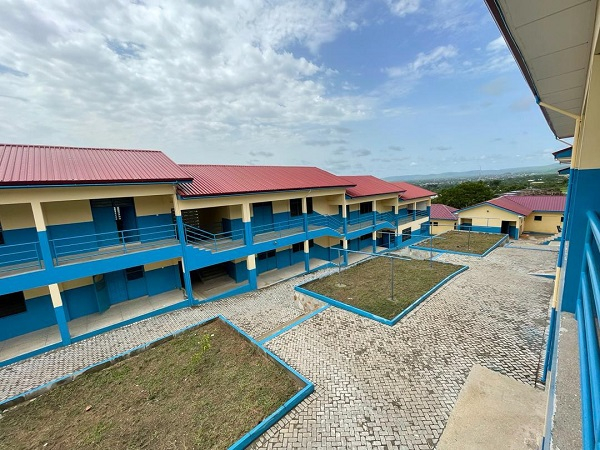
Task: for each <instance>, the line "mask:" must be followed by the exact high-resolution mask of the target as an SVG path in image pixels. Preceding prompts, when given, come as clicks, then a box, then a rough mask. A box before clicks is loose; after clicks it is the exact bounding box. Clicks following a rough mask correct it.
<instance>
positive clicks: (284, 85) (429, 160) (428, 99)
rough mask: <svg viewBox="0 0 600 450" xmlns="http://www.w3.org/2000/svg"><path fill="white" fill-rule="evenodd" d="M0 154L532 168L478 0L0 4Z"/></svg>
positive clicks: (348, 168)
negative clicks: (116, 152)
mask: <svg viewBox="0 0 600 450" xmlns="http://www.w3.org/2000/svg"><path fill="white" fill-rule="evenodd" d="M0 11H2V13H1V14H0V142H3V143H15V144H45V145H64V146H83V147H110V148H141V149H156V150H162V151H164V152H165V153H166V154H167V155H168V156H170V157H171V158H172V159H173V160H175V161H176V162H178V163H198V164H251V165H310V166H318V167H321V168H323V169H325V170H328V171H330V172H333V173H335V174H337V175H350V174H355V175H359V174H372V175H375V176H378V177H391V176H402V175H408V174H411V175H412V174H428V173H440V172H449V171H463V170H476V169H480V168H481V169H482V170H486V169H500V168H508V167H524V166H534V165H545V164H551V163H552V162H553V159H552V155H551V152H552V151H554V150H558V149H560V148H564V147H565V146H566V145H565V144H563V143H561V142H559V141H557V140H555V138H554V136H553V134H552V132H551V131H550V129H549V128H548V126H547V125H546V122H545V121H544V119H543V116H542V114H541V112H540V109H539V108H538V107H537V105H536V104H535V101H534V98H533V95H532V94H531V92H530V90H529V88H528V87H527V85H526V83H525V81H524V79H523V77H522V76H521V73H520V72H519V69H518V67H517V65H516V63H515V62H514V60H513V58H512V56H511V54H510V52H509V50H508V48H507V46H506V44H505V42H504V40H503V38H502V37H501V35H500V33H499V31H498V29H497V27H496V25H495V23H494V22H493V19H492V17H491V15H490V13H489V12H488V10H487V7H486V6H485V4H484V2H483V0H461V1H456V0H357V1H355V0H270V1H253V0H246V1H231V0H202V1H189V2H185V1H181V2H179V1H178V2H170V1H165V2H160V1H154V0H131V1H112V0H99V1H98V0H86V1H85V2H79V1H58V0H45V1H43V2H40V1H39V0H35V1H30V0H25V1H24V0H14V1H13V0H0Z"/></svg>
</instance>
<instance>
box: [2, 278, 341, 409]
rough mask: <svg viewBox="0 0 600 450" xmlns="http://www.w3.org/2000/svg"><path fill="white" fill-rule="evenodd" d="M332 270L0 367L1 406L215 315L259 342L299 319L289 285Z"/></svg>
mask: <svg viewBox="0 0 600 450" xmlns="http://www.w3.org/2000/svg"><path fill="white" fill-rule="evenodd" d="M332 270H333V269H326V270H325V271H319V272H316V273H315V274H308V275H304V276H302V277H300V278H294V279H293V280H289V281H285V282H282V283H280V284H277V285H275V286H271V287H269V288H266V289H262V290H260V291H254V292H250V293H248V294H244V295H239V296H237V297H231V298H228V299H224V300H221V301H217V302H212V303H206V304H204V305H201V306H198V307H194V308H184V309H180V310H177V311H174V312H171V313H168V314H163V315H161V316H157V317H152V318H150V319H146V320H143V321H141V322H137V323H134V324H131V325H128V326H125V327H122V328H119V329H116V330H113V331H109V332H107V333H103V334H100V335H98V336H94V337H92V338H90V339H86V340H84V341H80V342H77V343H75V344H72V345H70V346H68V347H63V348H59V349H57V350H54V351H51V352H48V353H44V354H42V355H39V356H35V357H33V358H30V359H27V360H25V361H21V362H17V363H15V364H11V365H9V366H6V367H2V368H0V401H2V400H5V399H7V398H10V397H13V396H15V395H18V394H20V393H22V392H25V391H28V390H30V389H32V388H35V387H38V386H40V385H42V384H44V383H47V382H49V381H52V380H54V379H56V378H58V377H61V376H63V375H66V374H69V373H72V372H75V371H77V370H80V369H83V368H84V367H87V366H89V365H91V364H94V363H97V362H100V361H103V360H105V359H107V358H110V357H112V356H115V355H118V354H119V353H123V352H126V351H127V350H130V349H132V348H134V347H137V346H139V345H142V344H144V343H146V342H150V341H153V340H155V339H158V338H160V337H162V336H165V335H167V334H169V333H172V332H174V331H177V330H180V329H182V328H185V327H186V326H189V325H192V324H194V323H197V322H200V321H202V320H204V319H207V318H209V317H213V316H215V315H217V314H222V315H223V316H225V317H226V318H227V319H229V320H231V321H232V322H234V323H235V324H236V325H237V326H239V327H240V328H241V329H243V330H244V331H245V332H247V333H248V334H250V335H251V336H253V337H255V338H258V337H260V336H262V335H264V334H265V333H268V332H269V331H271V330H275V329H278V328H280V327H281V326H282V325H284V324H286V323H288V322H290V321H293V320H294V319H295V318H297V317H299V316H301V315H303V314H304V312H303V311H302V310H301V309H300V308H299V307H298V306H296V305H295V303H294V302H293V299H292V296H293V286H294V285H296V284H299V283H301V282H302V281H303V280H304V281H308V280H310V279H313V278H315V277H316V276H321V275H322V274H324V273H328V272H331V271H332Z"/></svg>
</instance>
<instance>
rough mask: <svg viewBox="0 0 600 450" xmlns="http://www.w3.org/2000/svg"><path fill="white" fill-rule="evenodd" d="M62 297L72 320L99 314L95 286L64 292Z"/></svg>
mask: <svg viewBox="0 0 600 450" xmlns="http://www.w3.org/2000/svg"><path fill="white" fill-rule="evenodd" d="M61 297H62V300H63V305H64V306H65V310H66V311H67V313H68V316H69V318H70V320H73V319H77V318H79V317H83V316H87V315H88V314H93V313H96V312H98V302H97V301H96V291H95V289H94V285H93V284H90V285H87V286H81V287H78V288H75V289H68V290H66V291H63V292H62V293H61Z"/></svg>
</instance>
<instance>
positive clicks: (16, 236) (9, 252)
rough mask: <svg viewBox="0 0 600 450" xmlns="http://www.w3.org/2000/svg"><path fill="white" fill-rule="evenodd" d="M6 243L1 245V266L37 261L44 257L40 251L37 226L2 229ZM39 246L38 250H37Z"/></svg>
mask: <svg viewBox="0 0 600 450" xmlns="http://www.w3.org/2000/svg"><path fill="white" fill-rule="evenodd" d="M2 236H3V237H4V244H3V245H0V266H3V265H10V264H16V263H18V261H20V263H26V262H35V261H37V260H38V258H39V259H41V258H42V255H41V253H40V252H39V246H38V244H35V245H33V244H32V243H36V242H37V241H38V234H37V231H36V230H35V228H21V229H18V230H4V231H2ZM36 248H37V250H38V251H37V252H36Z"/></svg>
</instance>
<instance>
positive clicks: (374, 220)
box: [371, 200, 377, 225]
mask: <svg viewBox="0 0 600 450" xmlns="http://www.w3.org/2000/svg"><path fill="white" fill-rule="evenodd" d="M371 208H372V209H373V225H376V224H377V200H373V202H372V205H371Z"/></svg>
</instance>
